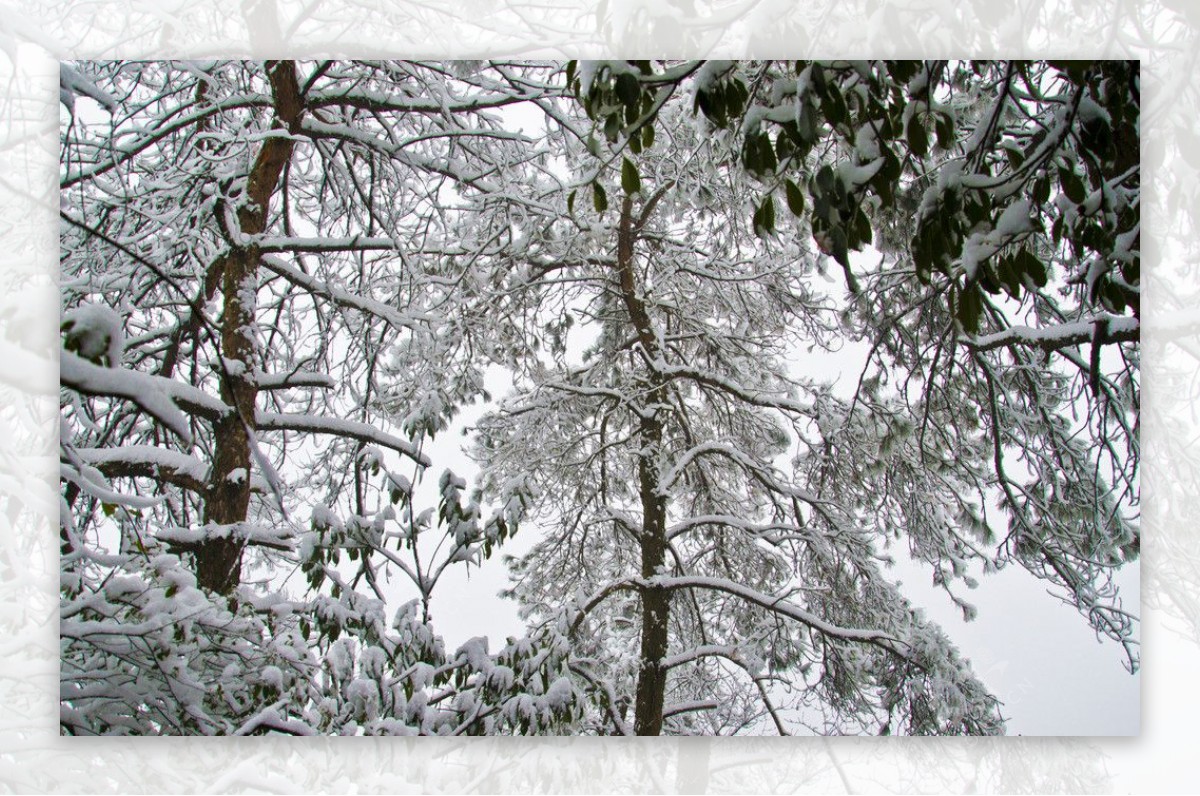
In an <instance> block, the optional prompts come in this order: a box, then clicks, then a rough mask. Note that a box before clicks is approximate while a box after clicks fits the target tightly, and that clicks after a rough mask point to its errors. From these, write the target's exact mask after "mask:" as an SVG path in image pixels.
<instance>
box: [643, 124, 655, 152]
mask: <svg viewBox="0 0 1200 796" xmlns="http://www.w3.org/2000/svg"><path fill="white" fill-rule="evenodd" d="M652 146H654V125H653V124H648V125H646V126H645V127H643V128H642V148H643V149H649V148H650V147H652Z"/></svg>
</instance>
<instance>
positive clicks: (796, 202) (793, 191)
mask: <svg viewBox="0 0 1200 796" xmlns="http://www.w3.org/2000/svg"><path fill="white" fill-rule="evenodd" d="M783 185H784V189H785V192H786V194H787V205H788V210H791V211H792V215H794V216H795V217H796V218H800V217H801V216H802V215H804V191H802V190H800V186H799V185H797V184H796V183H794V182H792V180H790V179H789V180H784V183H783Z"/></svg>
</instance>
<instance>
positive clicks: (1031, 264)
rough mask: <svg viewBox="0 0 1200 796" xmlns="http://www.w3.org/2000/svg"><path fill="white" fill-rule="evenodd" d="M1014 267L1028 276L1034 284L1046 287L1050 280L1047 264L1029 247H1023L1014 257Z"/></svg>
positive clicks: (1020, 273) (1019, 272)
mask: <svg viewBox="0 0 1200 796" xmlns="http://www.w3.org/2000/svg"><path fill="white" fill-rule="evenodd" d="M1013 268H1015V269H1016V271H1017V273H1018V274H1019V275H1021V276H1028V277H1029V278H1030V280H1032V281H1033V284H1035V285H1037V286H1038V287H1040V288H1041V287H1045V286H1046V283H1047V282H1048V281H1049V277H1048V275H1047V273H1046V266H1045V264H1044V263H1043V262H1042V261H1041V260H1040V259H1038V258H1037V257H1035V256H1034V255H1033V253H1032V252H1031V251H1029V250H1028V249H1021V250H1020V251H1019V252H1017V254H1016V257H1014V258H1013Z"/></svg>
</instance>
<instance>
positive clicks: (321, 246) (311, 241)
mask: <svg viewBox="0 0 1200 796" xmlns="http://www.w3.org/2000/svg"><path fill="white" fill-rule="evenodd" d="M249 242H250V243H253V244H254V245H255V246H257V247H258V250H259V251H260V252H263V253H272V252H276V253H277V252H293V253H312V252H361V251H396V250H397V248H398V247H397V246H396V241H394V240H392V239H391V238H372V237H367V236H364V235H352V236H350V237H345V238H285V237H261V238H251V239H250V240H249Z"/></svg>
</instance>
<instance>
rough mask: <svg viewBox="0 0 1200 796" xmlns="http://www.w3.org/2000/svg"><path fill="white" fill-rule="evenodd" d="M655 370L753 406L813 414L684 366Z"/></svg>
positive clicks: (796, 404) (809, 409)
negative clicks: (690, 381)
mask: <svg viewBox="0 0 1200 796" xmlns="http://www.w3.org/2000/svg"><path fill="white" fill-rule="evenodd" d="M655 370H656V371H658V372H659V373H661V374H662V375H663V376H665V377H667V378H672V379H674V378H684V379H691V380H692V381H694V382H696V383H697V384H701V385H704V386H705V387H710V388H712V389H715V390H720V391H721V392H724V393H728V394H729V395H732V396H733V397H735V398H738V399H739V400H742V401H745V402H746V403H748V404H751V405H752V406H760V407H763V408H766V409H780V410H783V411H787V412H793V413H797V414H804V415H807V414H811V413H812V407H811V406H810V405H807V404H804V403H801V402H800V401H796V400H793V399H791V398H786V397H784V396H781V395H770V394H768V393H763V392H761V391H759V390H755V389H752V388H750V387H745V386H743V385H741V384H738V383H737V382H734V381H731V380H729V379H726V378H723V377H721V376H717V375H716V374H713V373H706V372H704V371H701V370H697V369H696V368H691V367H687V366H684V365H668V364H667V363H665V362H661V361H660V362H656V363H655Z"/></svg>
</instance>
